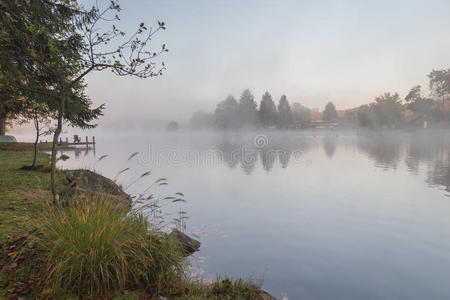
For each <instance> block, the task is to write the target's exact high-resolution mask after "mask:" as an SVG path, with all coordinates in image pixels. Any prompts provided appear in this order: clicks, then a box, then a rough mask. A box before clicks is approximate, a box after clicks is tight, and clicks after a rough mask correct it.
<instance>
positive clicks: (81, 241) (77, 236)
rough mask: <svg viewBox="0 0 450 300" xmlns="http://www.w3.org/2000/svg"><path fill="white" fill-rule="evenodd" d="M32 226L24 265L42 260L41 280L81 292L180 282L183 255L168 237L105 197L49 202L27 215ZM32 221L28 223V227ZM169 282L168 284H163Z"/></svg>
mask: <svg viewBox="0 0 450 300" xmlns="http://www.w3.org/2000/svg"><path fill="white" fill-rule="evenodd" d="M29 221H30V223H31V224H35V225H34V227H35V228H34V230H33V233H32V234H31V235H30V236H29V239H28V241H27V243H31V244H33V245H35V247H33V248H31V249H29V248H27V247H24V248H23V249H24V250H25V252H24V253H21V254H20V256H24V257H25V258H29V257H35V256H36V255H35V254H37V253H38V254H39V255H38V256H39V258H38V259H37V260H32V261H30V262H28V264H34V265H38V264H39V263H40V262H41V261H42V258H45V259H44V261H43V264H44V265H45V266H44V265H43V268H42V271H43V272H42V274H45V275H44V276H42V278H41V280H42V284H48V285H49V287H50V288H51V290H52V291H57V290H60V289H64V291H66V292H70V293H73V294H76V295H79V296H96V295H102V296H110V294H111V292H115V291H121V290H129V289H132V288H149V287H151V286H153V287H154V288H155V291H156V293H159V292H166V293H170V292H171V290H170V289H171V285H173V283H176V282H180V281H182V280H183V276H184V269H183V263H184V258H183V256H182V255H181V253H180V251H179V248H178V247H177V245H176V243H175V241H173V240H172V239H171V237H170V236H169V235H166V234H160V233H158V232H155V231H152V230H148V227H149V224H148V223H147V221H146V219H145V218H144V217H143V216H142V215H140V214H139V213H138V212H131V213H128V212H127V211H125V210H124V209H119V208H117V205H115V204H114V203H113V202H111V201H109V199H108V198H107V196H105V198H97V199H95V200H94V201H90V200H82V201H76V200H75V199H73V200H72V204H71V205H70V206H69V207H65V208H61V209H55V208H54V207H52V206H48V207H47V208H46V209H45V210H44V212H43V213H41V214H39V215H38V216H33V217H32V218H30V220H29ZM31 226H33V225H30V227H31ZM167 283H170V284H167Z"/></svg>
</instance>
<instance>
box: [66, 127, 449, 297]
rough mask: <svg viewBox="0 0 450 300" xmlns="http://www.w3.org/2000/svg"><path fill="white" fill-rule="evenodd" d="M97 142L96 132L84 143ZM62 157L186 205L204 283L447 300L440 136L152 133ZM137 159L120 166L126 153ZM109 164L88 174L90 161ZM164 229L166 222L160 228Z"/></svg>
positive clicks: (103, 141) (444, 151) (445, 185)
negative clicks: (176, 196)
mask: <svg viewBox="0 0 450 300" xmlns="http://www.w3.org/2000/svg"><path fill="white" fill-rule="evenodd" d="M94 133H95V132H94ZM96 139H97V142H98V143H97V146H96V149H95V151H94V150H92V149H91V150H89V151H87V152H86V151H85V149H84V148H82V147H80V149H79V150H78V151H64V153H65V154H67V155H69V156H70V159H69V160H67V161H65V162H61V166H62V167H64V168H79V167H86V168H90V169H95V170H96V171H98V172H100V173H101V174H103V175H105V176H108V177H111V178H112V177H114V176H115V175H116V174H117V172H118V171H119V170H120V169H122V168H124V167H125V166H126V167H130V168H131V169H130V170H129V171H128V172H125V173H124V174H121V175H120V176H119V177H118V182H120V183H122V184H123V185H124V186H127V185H128V184H129V183H130V182H132V181H133V179H134V178H136V177H138V176H139V175H140V174H142V173H143V172H146V171H148V170H151V171H152V175H151V177H149V178H148V180H142V181H139V182H137V183H136V184H134V185H132V186H131V187H130V188H129V189H128V190H127V191H128V192H130V193H132V194H136V193H139V192H142V191H143V190H144V189H145V188H146V187H147V186H148V185H149V182H152V181H153V180H155V179H157V178H160V177H167V178H168V179H169V185H168V186H166V187H160V188H157V189H155V190H154V193H155V194H156V195H159V196H164V195H167V194H170V193H174V192H182V193H184V194H185V198H186V200H187V203H185V204H178V203H176V204H173V205H169V206H166V207H164V208H163V209H164V210H165V211H167V212H168V213H175V214H174V215H173V217H176V212H177V211H179V210H183V211H186V212H187V214H188V216H189V219H188V220H187V222H186V232H187V233H189V234H193V235H194V236H199V237H200V240H201V242H202V246H201V251H200V252H199V253H197V254H195V255H194V257H193V258H192V262H193V265H194V266H195V269H196V270H197V271H198V270H200V271H203V272H204V273H203V276H204V277H205V278H210V277H211V276H215V275H216V274H227V275H230V276H234V277H243V278H249V277H253V278H256V279H263V287H264V288H266V289H267V290H268V291H270V292H271V293H272V294H273V295H275V296H277V297H279V298H281V297H282V296H283V295H287V297H288V298H289V299H448V295H450V285H449V284H448V277H449V275H450V271H449V270H450V240H449V239H448V238H447V237H448V236H449V234H450V218H449V217H448V216H449V215H450V202H449V198H448V196H449V195H450V134H447V133H446V132H438V131H417V132H394V133H393V132H385V131H376V132H375V131H373V132H370V131H360V132H359V133H357V132H350V131H349V132H344V131H341V132H340V131H329V132H326V131H306V132H298V131H284V132H282V131H255V132H245V133H236V132H188V131H179V132H156V131H155V132H150V133H145V134H144V133H142V134H136V135H128V136H125V135H123V136H122V135H112V134H110V135H107V134H102V135H98V136H96ZM136 151H139V154H138V155H137V156H136V157H135V158H134V159H132V160H131V161H130V162H128V163H126V160H127V158H128V157H129V156H130V155H131V154H132V153H133V152H136ZM104 154H108V157H107V158H105V159H103V160H101V161H99V162H97V160H98V159H99V157H101V156H102V155H104ZM169 218H170V217H169Z"/></svg>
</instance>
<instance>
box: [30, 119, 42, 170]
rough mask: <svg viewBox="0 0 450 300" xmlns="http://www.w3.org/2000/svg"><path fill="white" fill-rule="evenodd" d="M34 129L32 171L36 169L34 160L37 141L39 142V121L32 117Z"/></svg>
mask: <svg viewBox="0 0 450 300" xmlns="http://www.w3.org/2000/svg"><path fill="white" fill-rule="evenodd" d="M34 128H36V139H35V140H34V156H33V164H32V165H31V167H32V168H33V169H34V168H35V167H36V159H37V152H38V141H39V134H40V133H39V119H38V116H37V115H35V116H34Z"/></svg>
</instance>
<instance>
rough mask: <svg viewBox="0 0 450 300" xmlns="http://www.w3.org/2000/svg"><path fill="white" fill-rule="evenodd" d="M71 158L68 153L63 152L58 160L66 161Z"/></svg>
mask: <svg viewBox="0 0 450 300" xmlns="http://www.w3.org/2000/svg"><path fill="white" fill-rule="evenodd" d="M69 158H70V157H69V156H68V155H65V154H62V155H61V156H60V157H59V158H58V160H63V161H66V160H68V159H69Z"/></svg>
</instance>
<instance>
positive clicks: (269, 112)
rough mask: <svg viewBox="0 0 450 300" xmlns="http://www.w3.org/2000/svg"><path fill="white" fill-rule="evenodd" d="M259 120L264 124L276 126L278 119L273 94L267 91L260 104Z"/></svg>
mask: <svg viewBox="0 0 450 300" xmlns="http://www.w3.org/2000/svg"><path fill="white" fill-rule="evenodd" d="M258 113H259V120H260V122H261V124H262V125H263V126H274V125H275V124H276V121H277V108H276V106H275V103H274V102H273V100H272V95H270V94H269V92H265V93H264V95H263V96H262V99H261V104H260V105H259V111H258Z"/></svg>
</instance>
